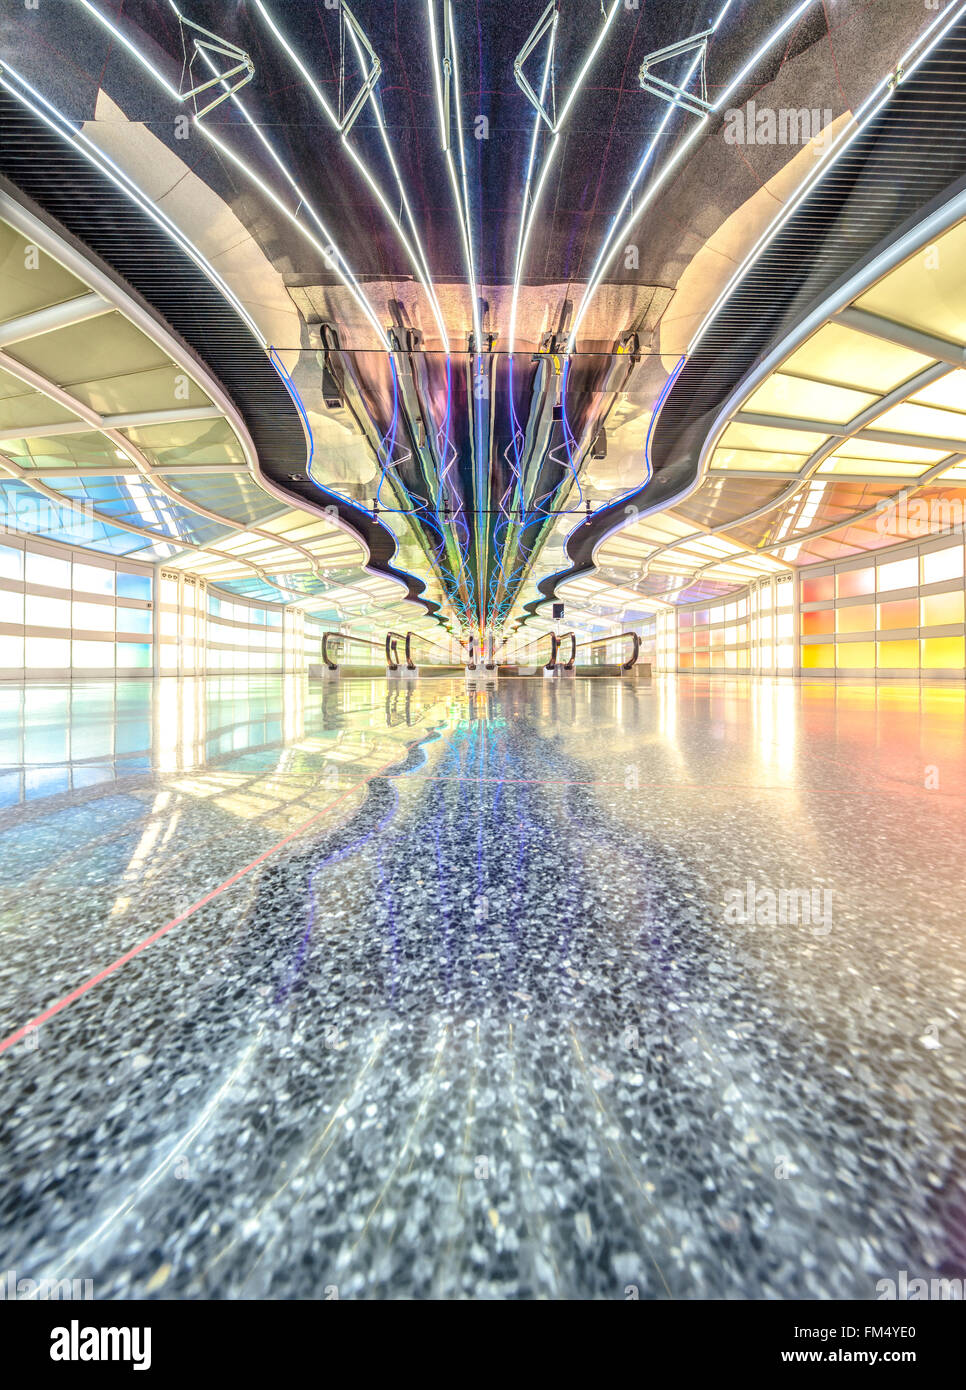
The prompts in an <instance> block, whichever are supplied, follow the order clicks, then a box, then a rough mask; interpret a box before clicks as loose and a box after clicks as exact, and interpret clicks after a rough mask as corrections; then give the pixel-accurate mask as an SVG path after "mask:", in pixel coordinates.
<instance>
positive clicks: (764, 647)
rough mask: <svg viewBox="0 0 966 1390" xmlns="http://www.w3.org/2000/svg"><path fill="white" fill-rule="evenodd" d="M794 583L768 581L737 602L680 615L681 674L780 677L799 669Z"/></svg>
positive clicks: (722, 602)
mask: <svg viewBox="0 0 966 1390" xmlns="http://www.w3.org/2000/svg"><path fill="white" fill-rule="evenodd" d="M794 589H795V586H794V582H793V579H792V576H791V575H779V576H777V577H776V578H775V579H765V580H763V581H761V583H759V584H757V585H754V586H753V587H751V588H750V589H748V590H746V591H745V593H744V594H741V595H739V596H737V597H735V596H729V597H728V598H727V599H724V600H720V601H718V602H715V603H708V604H707V605H704V606H701V607H693V608H689V609H686V610H683V611H681V612H679V613H678V634H677V636H678V669H679V670H681V671H695V672H704V671H709V672H716V673H717V672H745V673H751V672H756V673H764V674H776V673H781V672H785V671H787V672H790V671H792V670H793V669H794V666H795V612H794V602H795V599H794Z"/></svg>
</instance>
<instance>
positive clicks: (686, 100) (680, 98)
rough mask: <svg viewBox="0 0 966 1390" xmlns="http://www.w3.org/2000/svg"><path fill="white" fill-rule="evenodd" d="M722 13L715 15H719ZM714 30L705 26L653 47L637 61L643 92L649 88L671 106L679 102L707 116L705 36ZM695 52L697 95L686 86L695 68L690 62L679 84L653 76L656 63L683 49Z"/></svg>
mask: <svg viewBox="0 0 966 1390" xmlns="http://www.w3.org/2000/svg"><path fill="white" fill-rule="evenodd" d="M720 18H722V16H719V19H720ZM713 33H714V29H705V30H704V32H703V33H701V34H694V35H692V37H691V38H690V39H681V40H680V42H678V43H672V44H668V45H667V47H666V48H658V49H655V51H654V52H653V53H649V54H648V55H647V57H646V58H645V59H644V61H643V63H642V64H641V67H640V71H639V73H638V80H639V81H640V84H641V86H642V88H643V89H644V91H645V92H651V93H652V94H653V95H654V96H658V97H660V98H661V99H662V100H663V101H669V102H670V103H671V105H672V106H683V107H684V109H685V110H686V111H691V112H693V113H694V115H696V116H707V115H708V114H709V113H710V111H711V109H712V107H711V103H710V102H709V101H708V71H707V65H708V39H709V38H710V37H711V35H712V34H713ZM694 52H697V55H698V56H697V59H696V60H695V63H696V64H697V65H698V66H699V67H700V69H701V95H700V97H696V96H695V95H694V93H693V92H689V91H688V90H687V86H688V83H689V82H690V80H691V78H692V77H693V75H694V72H695V65H694V64H692V66H691V69H690V71H689V72H688V75H687V77H686V78H685V79H684V82H683V83H681V85H680V86H678V85H676V84H675V83H673V82H665V81H664V79H663V77H655V76H654V73H653V72H652V68H655V67H657V65H658V63H666V62H668V61H669V60H670V59H671V58H679V57H681V55H682V54H684V53H694Z"/></svg>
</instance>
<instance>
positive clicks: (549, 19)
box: [507, 0, 621, 354]
mask: <svg viewBox="0 0 966 1390" xmlns="http://www.w3.org/2000/svg"><path fill="white" fill-rule="evenodd" d="M620 5H621V0H613V3H612V4H611V7H610V9H609V10H608V11H607V14H606V15H605V17H604V22H603V24H602V25H601V27H600V32H599V33H598V35H597V38H596V39H595V41H594V43H593V45H592V47H591V49H590V52H589V53H588V54H587V57H586V58H585V60H584V63H583V66H582V67H581V69H580V71H579V73H578V74H577V78H576V80H575V82H574V84H573V86H572V87H571V89H570V92H569V94H568V96H567V99H566V101H565V102H564V103H563V105H562V106H561V108H560V113H559V115H557V116H556V117H555V119H554V120H551V119H550V116H549V115H548V113H547V110H546V107H545V105H544V102H545V99H546V90H547V79H548V76H549V74H550V73H551V71H552V68H553V54H554V47H555V44H556V39H557V24H558V20H559V14H558V8H557V3H556V0H550V4H548V5H547V8H546V9H545V10H544V12H543V14H542V15H541V17H540V19H539V20H538V21H537V24H536V27H535V28H534V30H533V32H532V33H531V35H530V37H529V39H528V40H527V42H526V43H525V44H524V46H523V48H521V50H520V52H519V53H518V54H517V57H516V60H515V62H514V64H513V70H514V74H515V76H516V80H517V83H518V85H519V87H520V89H521V90H522V91H523V93H524V95H525V96H526V97H527V99H528V100H529V101H530V102H531V103H532V104H533V106H534V107H535V108H536V111H537V118H536V121H535V123H534V130H533V137H532V140H531V144H530V160H529V163H528V167H527V182H526V188H525V191H524V196H523V204H522V211H521V216H520V233H519V237H518V240H517V258H516V266H515V268H514V272H513V294H512V298H511V300H510V328H509V333H508V336H507V350H508V352H510V353H511V354H512V352H513V350H514V344H515V340H516V317H517V304H518V301H519V297H520V286H521V283H522V280H523V271H524V266H525V264H526V254H527V246H528V244H529V241H530V235H531V233H532V231H533V225H534V221H535V220H536V215H537V209H538V208H539V206H540V199H541V196H542V194H543V190H544V187H545V185H546V182H547V177H548V175H549V173H550V169H551V167H552V165H553V161H554V157H555V156H556V153H557V150H558V148H559V145H560V132H561V131H562V129H563V127H564V124H565V122H566V120H567V117H568V115H569V114H570V110H571V107H572V106H573V104H574V102H575V101H576V99H577V96H578V94H579V92H580V89H581V88H582V87H583V85H584V83H585V82H586V80H587V77H588V74H589V73H590V69H591V67H592V66H593V63H594V59H595V58H596V57H597V54H598V53H599V52H600V48H601V45H602V44H603V42H604V39H605V38H606V37H607V33H608V30H609V29H610V26H611V24H612V23H613V21H614V17H615V16H616V14H617V11H618V10H619V9H620ZM545 34H549V36H550V37H549V41H548V44H547V57H546V61H545V64H544V72H543V83H542V85H541V89H540V96H539V98H538V97H537V96H536V94H535V93H534V91H533V88H532V87H531V86H530V83H529V82H528V81H527V80H526V78H525V77H524V76H523V64H524V62H525V61H526V59H527V58H528V57H529V55H530V54H531V53H532V52H533V50H534V48H535V47H536V45H537V43H539V41H540V39H541V38H542V37H543V36H544V35H545ZM541 120H542V121H544V122H545V124H546V125H547V127H548V129H549V130H550V131H551V133H552V135H553V139H552V141H551V143H550V148H549V150H548V151H547V153H546V156H545V157H544V160H543V165H542V168H541V170H540V176H539V178H538V180H537V186H536V189H535V190H534V191H533V195H532V197H531V179H532V175H533V162H534V155H535V151H536V143H537V132H538V130H539V126H540V121H541ZM528 201H529V204H530V207H529V213H528V211H527V203H528Z"/></svg>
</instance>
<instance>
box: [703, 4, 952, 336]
mask: <svg viewBox="0 0 966 1390" xmlns="http://www.w3.org/2000/svg"><path fill="white" fill-rule="evenodd" d="M964 9H966V0H962V3H960V5H959V6H958V8H957V9H955V10H953V11H952V12H951V13H949V14H947V13H946V12H945V11H943V12H941V13H940V14H939V15H938V16H937V18H936V19H934V20H933V21H932V23H931V24H930V25H928V26H927V28H926V29H924V30H923V32H922V33H921V34H920V35H919V37H918V38H917V39H916V40H915V41H914V42H913V43H912V44H911V45H910V47H909V48H908V49H907V50H906V52H905V53H904V54H903V55H902V57H901V58H900V59H899V62H898V64H897V65H896V67H897V71H901V73H902V77H903V80H905V79H906V78H907V77H908V76H909V75H910V73H913V72H915V70H916V68H918V67H919V64H920V63H922V62H923V61H924V59H925V58H927V57H928V56H929V54H930V53H931V52H932V50H933V49H934V48H935V47H936V45H937V44H938V43H939V42H940V40H941V39H942V37H943V35H944V34H945V32H946V29H947V28H949V27H951V26H952V25H953V24H954V23H956V21H957V20H958V19H959V17H960V15H961V14H962V12H963V10H964ZM930 36H932V41H931V42H929V39H930ZM920 44H923V45H925V47H924V48H923V49H922V52H920V53H918V54H917V53H916V49H917V48H918V47H919V46H920ZM893 77H894V75H893V74H891V73H890V74H889V76H888V77H884V78H883V79H882V80H881V81H880V82H879V83H878V84H877V85H876V86H875V87H874V88H873V90H872V91H871V92H870V93H869V95H868V96H867V97H866V99H865V101H864V102H863V103H862V105H861V106H860V107H859V109H858V111H856V112H855V114H854V115H853V117H852V122H851V125H850V126H849V127H848V128H847V129H845V130H843V131H841V132H840V133H839V135H838V137H837V138H836V140H835V141H834V142H833V144H832V145H831V146H830V147H829V151H828V153H827V155H826V157H825V158H824V159H823V160H822V161H821V162H820V163H819V164H818V165H817V166H816V168H815V169H814V170H813V171H812V173H811V174H810V175H809V176H808V177H807V178H805V179H804V180H803V181H802V183H801V184H800V185H799V187H798V189H796V191H795V193H794V194H793V196H792V197H791V198H790V199H789V201H788V202H787V203H786V204H785V206H784V208H783V209H782V211H781V213H780V214H779V216H778V217H777V218H776V219H775V221H774V222H773V223H772V225H771V226H770V227H769V228H768V230H767V231H766V232H765V234H764V235H763V236H762V237H761V238H760V239H759V240H758V242H757V243H756V244H755V246H754V247H753V249H752V250H751V251H750V252H749V253H748V255H747V256H746V257H745V259H744V260H743V261H742V263H741V265H740V266H739V268H738V270H737V271H736V272H735V273H734V275H733V276H732V277H731V279H730V280H729V281H728V283H727V285H726V286H725V288H724V289H723V290H722V292H721V294H719V296H718V298H717V299H716V300H715V302H714V304H713V305H712V307H711V308H710V309H709V310H708V312H707V314H705V316H704V319H703V320H702V322H701V326H700V327H699V328H698V330H697V332H696V333H695V335H694V337H693V338H692V339H691V342H690V343H689V345H688V355H690V354H691V353H692V352H693V351H694V349H695V348H696V347H697V345H698V343H699V342H700V340H701V338H702V337H703V336H704V333H705V331H706V330H707V328H708V325H709V324H710V323H711V320H712V319H713V318H714V316H715V315H716V314H717V312H718V310H719V309H720V307H721V305H722V304H723V303H724V302H725V300H726V299H727V298H728V296H729V295H730V294H732V293H733V292H734V290H735V288H736V287H737V285H739V284H740V283H741V281H742V280H743V279H744V277H745V275H747V273H748V271H749V269H750V268H751V266H752V265H753V264H754V262H755V261H756V260H757V258H758V257H759V256H760V255H761V253H762V252H763V251H764V250H765V248H766V247H767V246H769V245H770V243H771V242H772V240H773V239H774V237H775V236H777V234H778V232H779V231H780V230H781V228H782V227H783V226H784V225H785V223H786V222H787V221H788V219H789V217H791V215H792V213H793V212H794V211H795V209H796V208H797V207H798V206H799V205H800V204H801V202H802V200H803V199H804V198H805V197H806V195H807V194H808V193H809V192H810V191H811V189H812V188H813V187H814V185H815V183H816V182H817V181H818V180H819V179H820V178H824V177H825V175H826V173H827V172H828V170H829V169H831V167H832V166H833V164H835V162H836V160H838V159H839V158H840V157H841V155H842V154H843V153H844V152H845V150H846V149H847V148H848V147H849V145H851V143H852V141H853V140H854V139H855V138H856V136H857V135H859V134H860V133H861V131H862V130H864V129H865V127H866V126H867V125H868V124H869V122H870V121H871V120H873V119H874V118H875V117H876V116H877V115H878V114H879V112H880V111H881V110H882V108H883V107H884V106H885V105H886V103H887V102H888V101H889V100H890V98H891V95H892V92H893V91H894V90H895V84H894V81H893ZM730 91H731V88H729V92H730Z"/></svg>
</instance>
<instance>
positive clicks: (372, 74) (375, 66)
mask: <svg viewBox="0 0 966 1390" xmlns="http://www.w3.org/2000/svg"><path fill="white" fill-rule="evenodd" d="M341 13H342V18H343V21H344V23H345V24H347V25H348V27H349V28H350V29H351V30H352V32H353V34H355V36H356V38H357V39H358V40H359V43H360V44H361V45H362V47H363V49H364V50H365V52H366V53H367V54H368V55H369V58H370V59H371V60H372V67H371V68H370V69H369V71H368V72H366V71H365V68H364V67H363V65H362V62H361V61H360V67H362V71H363V76H364V78H365V80H364V82H363V84H362V86H361V88H360V89H359V92H358V93H357V95H356V98H355V100H354V101H353V103H352V105H351V106H350V107H349V109H348V110H347V111H346V113H345V115H344V116H343V117H342V120H341V121H340V123H339V131H340V133H341V134H342V135H348V134H349V131H350V130H351V129H352V127H353V126H354V125H355V122H356V118H357V117H358V115H359V113H360V111H361V110H362V108H363V107H364V106H365V104H366V102H367V101H368V100H369V98H370V97H371V96H372V94H373V92H374V91H375V90H376V84H377V83H378V81H379V79H380V77H381V76H382V63H381V62H380V61H379V58H378V57H377V56H376V50H375V49H374V48H373V46H372V44H371V43H370V42H369V37H368V35H367V34H366V31H365V30H364V29H363V27H362V25H361V24H360V23H359V21H358V20H357V19H356V17H355V15H354V14H353V13H352V11H351V10H350V9H349V6H348V5H347V4H346V3H345V0H342V6H341Z"/></svg>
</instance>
